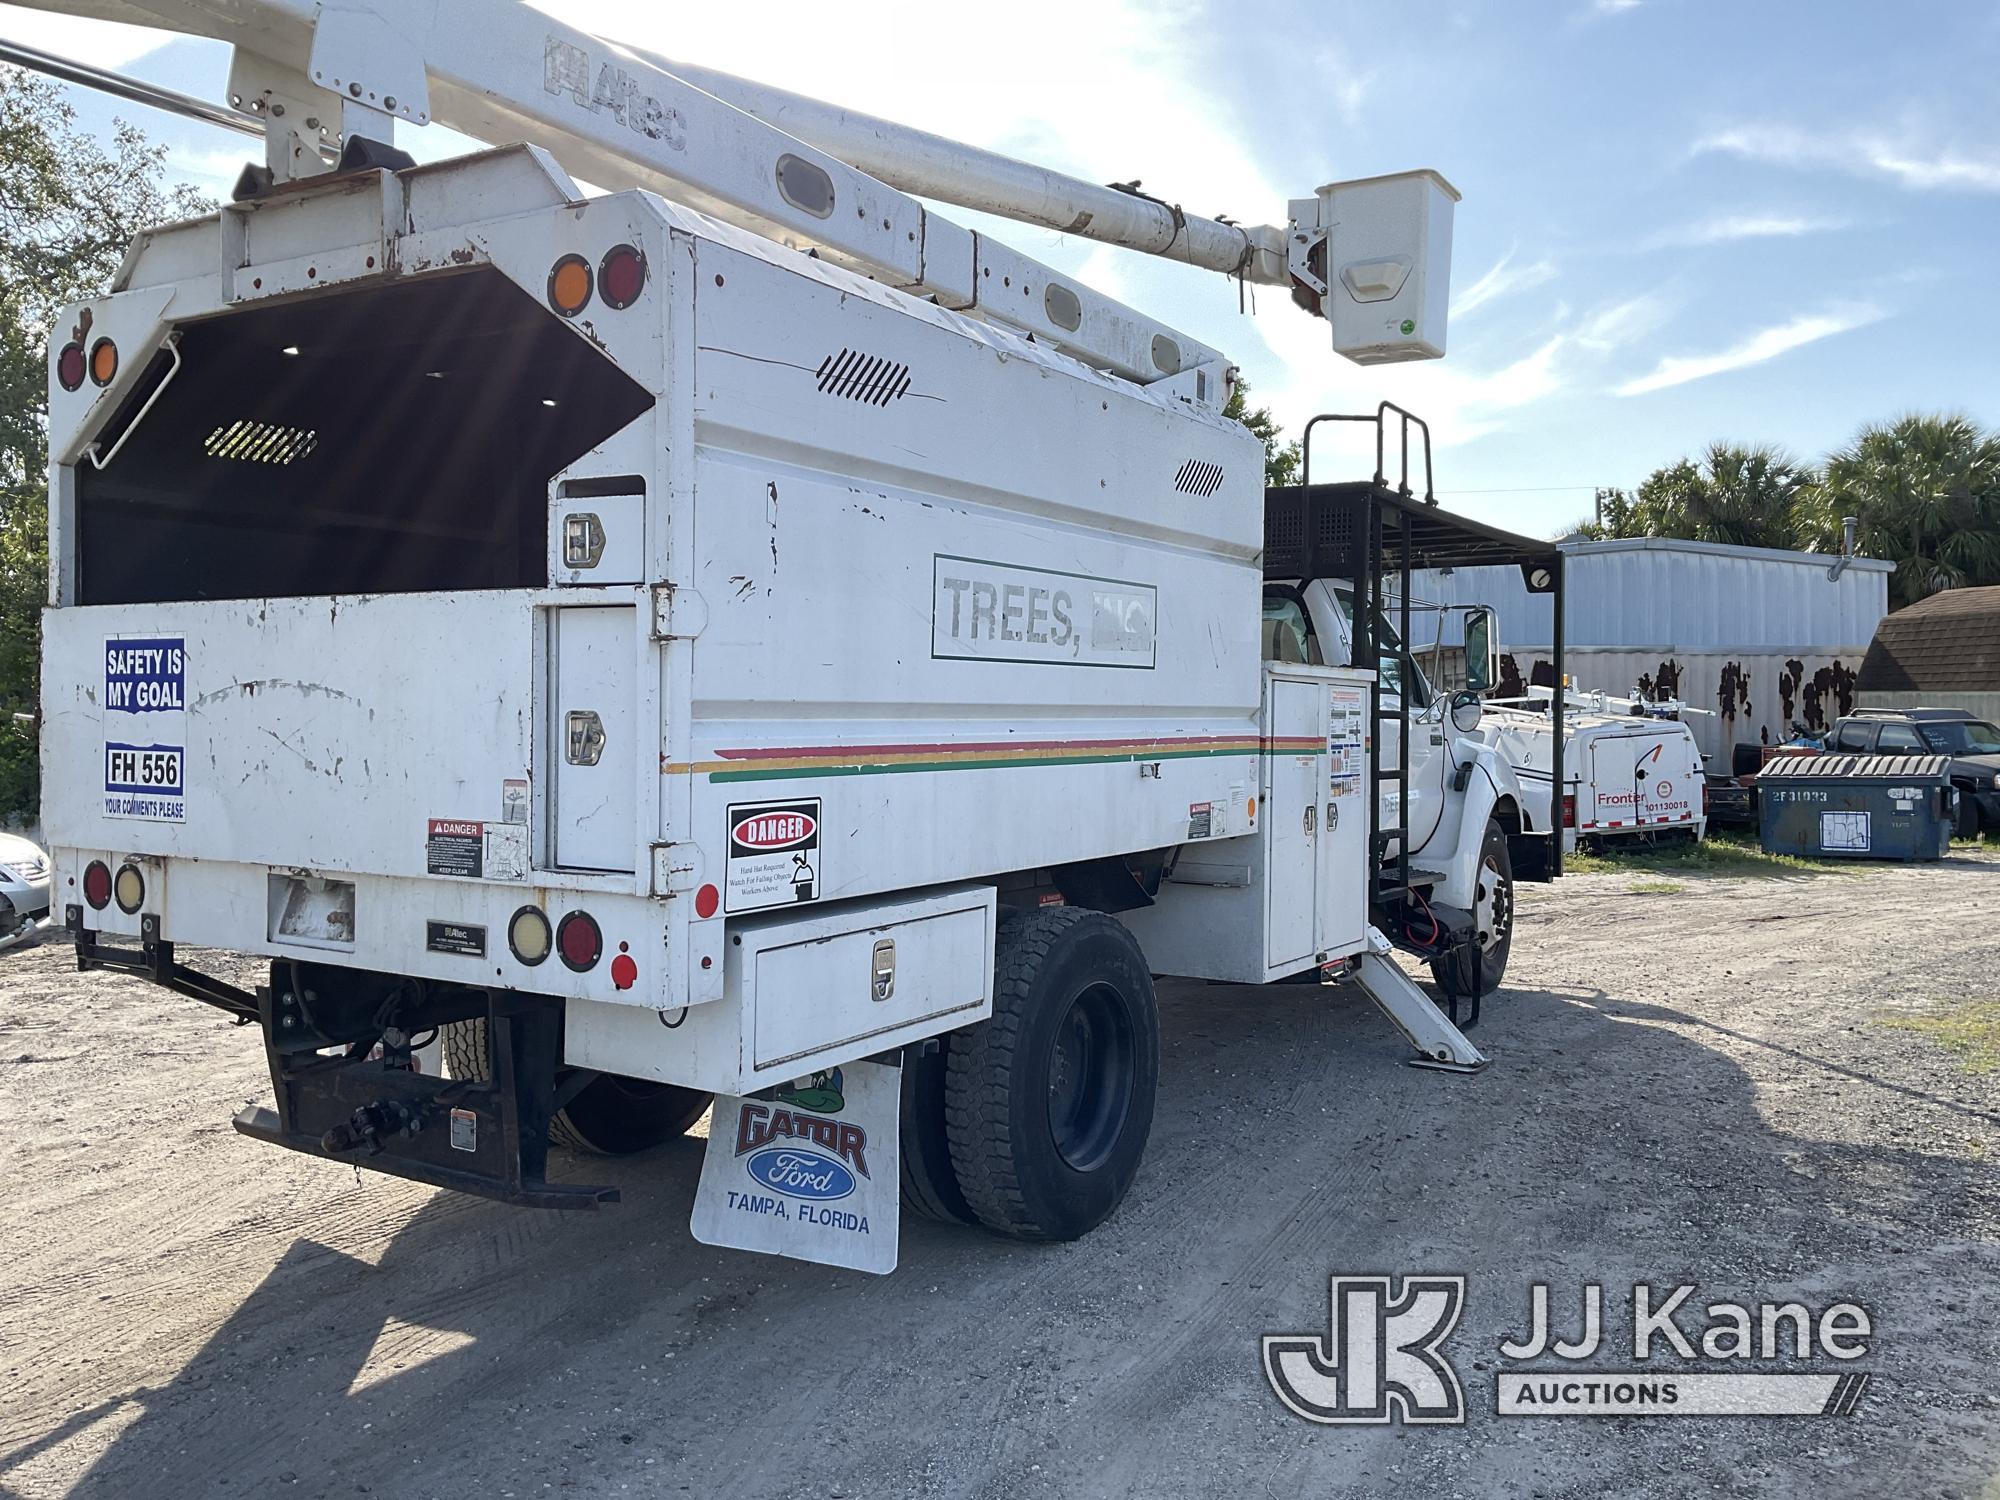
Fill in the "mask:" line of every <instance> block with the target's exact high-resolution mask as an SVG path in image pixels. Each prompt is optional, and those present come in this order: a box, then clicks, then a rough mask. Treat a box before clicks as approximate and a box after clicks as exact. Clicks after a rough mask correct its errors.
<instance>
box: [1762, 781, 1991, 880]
mask: <svg viewBox="0 0 2000 1500" xmlns="http://www.w3.org/2000/svg"><path fill="white" fill-rule="evenodd" d="M1950 767H1951V761H1950V759H1949V758H1948V757H1946V756H1943V755H1786V756H1780V757H1778V758H1776V759H1774V760H1772V761H1770V762H1769V763H1768V764H1767V765H1766V766H1765V767H1764V769H1763V770H1762V771H1761V772H1759V773H1758V776H1757V806H1758V811H1759V829H1760V832H1761V834H1762V839H1763V845H1764V849H1765V852H1766V853H1769V854H1794V855H1802V856H1806V857H1809V858H1813V859H1901V860H1915V859H1942V858H1944V855H1945V851H1946V849H1947V848H1948V847H1949V846H1950V844H1951V829H1952V790H1951V780H1950V774H1949V773H1950Z"/></svg>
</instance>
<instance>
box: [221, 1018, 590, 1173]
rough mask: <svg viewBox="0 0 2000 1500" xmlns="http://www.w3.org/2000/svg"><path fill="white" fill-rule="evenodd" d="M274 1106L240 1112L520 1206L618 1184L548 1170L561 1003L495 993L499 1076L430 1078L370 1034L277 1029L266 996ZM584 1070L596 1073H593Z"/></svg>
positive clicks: (246, 1130)
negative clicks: (318, 1045)
mask: <svg viewBox="0 0 2000 1500" xmlns="http://www.w3.org/2000/svg"><path fill="white" fill-rule="evenodd" d="M259 1004H260V1008H261V1009H262V1011H263V1017H262V1019H263V1022H264V1036H265V1053H266V1056H267V1057H268V1059H269V1061H270V1066H271V1083H272V1086H273V1087H274V1088H275V1089H276V1091H277V1096H278V1100H277V1103H278V1107H277V1109H275V1110H271V1109H266V1108H262V1107H259V1106H252V1107H250V1108H248V1109H245V1110H244V1111H243V1112H242V1113H241V1114H239V1115H237V1116H236V1121H235V1124H236V1128H237V1129H238V1130H239V1131H241V1132H242V1133H243V1134H245V1135H247V1136H253V1137H255V1138H256V1139H258V1140H261V1141H269V1142H271V1143H272V1144H273V1145H277V1146H284V1147H286V1148H287V1149H289V1150H292V1151H300V1152H304V1153H305V1154H306V1155H308V1156H320V1157H325V1158H326V1159H328V1160H330V1161H338V1162H345V1163H351V1164H352V1165H354V1166H356V1167H366V1168H368V1169H369V1170H371V1171H375V1172H386V1173H388V1174H389V1175H390V1176H392V1177H406V1178H409V1179H410V1180H411V1181H413V1182H424V1183H429V1184H430V1185H431V1186H433V1187H441V1188H450V1189H452V1190H453V1191H455V1192H461V1193H471V1194H474V1195H476V1196H478V1197H481V1198H492V1199H494V1200H496V1201H498V1202H501V1203H509V1204H513V1205H515V1206H517V1207H521V1208H597V1207H599V1206H600V1205H602V1204H606V1203H616V1202H617V1201H618V1190H617V1189H616V1188H612V1187H592V1186H586V1185H582V1184H570V1183H554V1182H550V1181H548V1180H547V1176H546V1170H547V1165H548V1154H549V1120H550V1118H551V1117H552V1116H553V1115H554V1113H555V1111H556V1109H557V1107H558V1105H557V1102H556V1064H557V1049H558V1046H559V1039H560V1035H561V1017H560V1013H559V1011H558V1008H557V1005H556V1003H555V1002H552V1001H549V1000H544V999H539V998H537V997H534V996H527V995H516V994H511V993H504V992H503V993H496V994H493V995H491V996H490V997H489V1009H488V1012H487V1023H486V1024H487V1028H488V1029H487V1035H488V1036H489V1037H490V1038H491V1039H492V1054H493V1068H492V1077H491V1078H490V1079H482V1080H472V1079H447V1078H433V1077H428V1076H426V1075H424V1074H421V1073H418V1072H415V1071H414V1070H412V1069H410V1068H408V1067H402V1066H397V1065H393V1064H392V1063H391V1062H390V1061H388V1060H387V1059H385V1058H377V1057H371V1056H369V1055H368V1054H369V1053H370V1052H371V1051H372V1050H373V1049H372V1047H371V1046H370V1044H369V1042H368V1041H367V1040H360V1041H357V1042H355V1043H354V1044H353V1045H351V1046H350V1047H349V1048H348V1050H347V1052H346V1054H345V1055H340V1056H331V1057H329V1056H322V1055H321V1054H320V1053H318V1052H316V1051H305V1052H301V1051H298V1050H297V1049H296V1048H294V1047H291V1046H286V1045H283V1044H280V1043H277V1042H274V1041H273V1040H272V1031H273V1028H272V1020H273V1006H274V1001H273V998H272V994H271V992H270V991H269V990H266V991H264V992H263V993H262V994H261V995H260V996H259ZM586 1076H587V1075H586Z"/></svg>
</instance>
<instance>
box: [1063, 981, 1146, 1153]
mask: <svg viewBox="0 0 2000 1500" xmlns="http://www.w3.org/2000/svg"><path fill="white" fill-rule="evenodd" d="M1133 1051H1134V1044H1133V1037H1132V1023H1131V1019H1130V1017H1129V1016H1128V1015H1127V1014H1126V1011H1125V1006H1124V1003H1123V1001H1122V1000H1121V998H1120V997H1119V995H1118V992H1117V991H1116V990H1114V989H1112V988H1111V987H1110V986H1109V985H1102V984H1099V985H1092V986H1091V987H1090V988H1089V989H1086V990H1084V991H1083V992H1082V993H1081V994H1079V995H1078V996H1077V997H1076V998H1075V999H1074V1000H1072V1001H1070V1003H1069V1009H1068V1010H1067V1011H1066V1012H1064V1014H1063V1018H1062V1020H1061V1021H1060V1022H1058V1023H1057V1025H1056V1034H1055V1045H1054V1047H1053V1048H1052V1049H1051V1051H1050V1054H1049V1134H1050V1135H1051V1136H1052V1137H1053V1138H1054V1140H1055V1147H1056V1151H1057V1152H1058V1154H1060V1155H1061V1157H1062V1159H1063V1160H1064V1161H1065V1162H1067V1163H1068V1164H1069V1165H1070V1166H1071V1167H1072V1168H1073V1169H1075V1170H1076V1171H1079V1172H1088V1171H1091V1170H1093V1169H1094V1168H1096V1167H1098V1166H1101V1165H1102V1164H1103V1163H1104V1161H1105V1159H1106V1158H1107V1157H1109V1156H1110V1155H1111V1150H1112V1147H1114V1146H1115V1145H1117V1143H1118V1137H1119V1135H1120V1133H1121V1132H1122V1131H1123V1130H1124V1128H1125V1117H1126V1115H1127V1114H1128V1113H1130V1111H1131V1108H1132V1088H1133V1081H1132V1062H1133Z"/></svg>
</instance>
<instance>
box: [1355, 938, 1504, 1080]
mask: <svg viewBox="0 0 2000 1500" xmlns="http://www.w3.org/2000/svg"><path fill="white" fill-rule="evenodd" d="M1389 952H1390V943H1389V940H1388V939H1387V938H1386V937H1384V936H1382V934H1381V933H1380V932H1379V931H1377V930H1376V929H1375V928H1373V927H1371V928H1369V929H1368V947H1367V948H1366V949H1365V950H1363V951H1362V952H1361V953H1359V954H1357V955H1356V957H1355V961H1354V975H1355V977H1356V978H1357V979H1359V980H1360V981H1361V988H1362V989H1364V990H1366V991H1367V992H1368V998H1369V999H1371V1000H1373V1001H1374V1002H1375V1004H1376V1005H1377V1006H1378V1007H1380V1009H1381V1011H1382V1014H1383V1015H1385V1016H1387V1017H1388V1018H1389V1020H1390V1021H1391V1022H1392V1023H1393V1024H1394V1025H1395V1028H1396V1029H1397V1030H1398V1031H1400V1032H1402V1033H1403V1035H1404V1036H1405V1037H1406V1038H1408V1040H1409V1043H1410V1045H1411V1046H1412V1047H1415V1048H1416V1049H1417V1056H1415V1057H1413V1058H1411V1059H1410V1066H1411V1067H1413V1068H1436V1069H1438V1070H1439V1071H1440V1072H1445V1073H1477V1072H1478V1071H1479V1070H1480V1069H1481V1068H1483V1067H1485V1066H1486V1064H1487V1061H1488V1059H1487V1057H1486V1055H1485V1054H1484V1053H1483V1052H1481V1051H1480V1050H1479V1049H1478V1048H1477V1047H1475V1046H1473V1045H1472V1043H1471V1042H1470V1041H1468V1040H1467V1039H1466V1035H1465V1033H1464V1032H1462V1031H1460V1030H1459V1029H1458V1028H1457V1027H1456V1026H1454V1025H1453V1024H1452V1023H1451V1021H1450V1019H1449V1018H1448V1017H1446V1015H1445V1013H1444V1012H1443V1011H1441V1010H1439V1009H1438V1008H1437V1006H1436V1005H1435V1004H1433V1003H1432V1001H1431V997H1430V996H1429V995H1426V994H1425V993H1424V992H1423V991H1422V990H1420V989H1418V988H1417V986H1416V984H1415V983H1414V982H1412V981H1411V979H1410V976H1409V975H1407V974H1405V973H1404V972H1403V971H1402V969H1401V968H1399V967H1398V966H1397V965H1396V963H1395V962H1394V961H1393V960H1392V959H1391V958H1390V957H1389Z"/></svg>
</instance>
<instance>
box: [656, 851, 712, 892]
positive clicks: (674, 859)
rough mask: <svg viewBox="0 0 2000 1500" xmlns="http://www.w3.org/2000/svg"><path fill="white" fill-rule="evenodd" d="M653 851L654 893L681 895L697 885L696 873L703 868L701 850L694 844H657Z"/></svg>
mask: <svg viewBox="0 0 2000 1500" xmlns="http://www.w3.org/2000/svg"><path fill="white" fill-rule="evenodd" d="M652 853H653V861H652V863H653V891H652V893H653V895H654V896H657V897H666V896H679V895H684V894H685V893H686V892H688V891H691V890H693V889H694V887H695V873H696V871H698V870H699V869H700V868H701V851H700V850H699V849H697V848H695V846H694V845H693V844H655V845H653V847H652Z"/></svg>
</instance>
